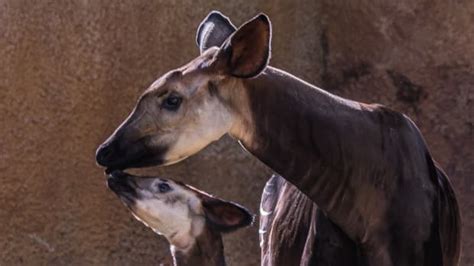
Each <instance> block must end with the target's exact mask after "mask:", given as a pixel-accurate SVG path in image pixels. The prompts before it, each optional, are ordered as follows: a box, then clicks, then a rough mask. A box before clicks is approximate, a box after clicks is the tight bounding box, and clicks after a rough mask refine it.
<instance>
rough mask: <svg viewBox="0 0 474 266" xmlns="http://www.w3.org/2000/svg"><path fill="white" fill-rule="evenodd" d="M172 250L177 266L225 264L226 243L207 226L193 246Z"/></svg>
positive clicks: (214, 265) (218, 265) (221, 265)
mask: <svg viewBox="0 0 474 266" xmlns="http://www.w3.org/2000/svg"><path fill="white" fill-rule="evenodd" d="M171 252H172V254H173V258H174V265H176V266H191V265H192V266H201V265H202V266H207V265H209V266H225V265H226V262H225V257H224V245H223V243H222V236H221V234H220V233H218V232H214V231H212V230H209V229H208V228H205V229H204V230H203V233H202V234H201V235H199V236H198V237H197V238H196V240H195V242H194V244H193V246H192V247H190V248H189V249H187V250H185V251H184V250H179V249H176V248H172V249H171Z"/></svg>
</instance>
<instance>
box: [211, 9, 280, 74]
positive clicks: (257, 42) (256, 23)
mask: <svg viewBox="0 0 474 266" xmlns="http://www.w3.org/2000/svg"><path fill="white" fill-rule="evenodd" d="M271 38H272V26H271V23H270V19H269V18H268V17H267V15H265V14H263V13H262V14H260V15H258V16H256V17H255V18H253V19H251V20H249V21H248V22H246V23H245V24H244V25H242V26H241V27H240V28H239V29H238V30H237V31H236V32H234V33H233V34H232V35H231V36H230V37H229V38H228V39H227V40H226V42H225V43H224V44H223V45H222V47H221V50H220V52H219V59H221V58H222V57H223V58H224V60H226V61H227V66H225V67H226V68H227V71H228V73H229V74H231V75H232V76H235V77H239V78H251V77H255V76H257V75H258V74H260V73H261V72H262V71H263V70H264V69H265V67H266V66H267V65H268V62H269V60H270V50H271V49H270V45H271V44H270V43H271Z"/></svg>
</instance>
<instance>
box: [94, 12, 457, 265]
mask: <svg viewBox="0 0 474 266" xmlns="http://www.w3.org/2000/svg"><path fill="white" fill-rule="evenodd" d="M219 16H221V15H219V14H218V13H213V14H210V15H209V16H208V17H207V19H206V20H205V21H204V22H203V23H202V24H201V25H200V27H199V29H198V34H197V41H198V44H199V47H200V50H201V55H200V56H198V57H197V58H195V59H193V60H192V61H191V62H190V63H188V64H186V65H185V66H183V67H180V68H178V69H175V70H172V71H170V72H169V73H167V74H165V75H164V76H162V77H161V78H159V79H158V80H157V81H155V82H154V83H153V84H152V85H151V86H150V87H149V88H148V89H147V90H146V91H145V93H144V94H143V95H142V96H141V97H140V99H139V101H138V103H137V105H136V107H135V109H134V110H133V111H132V113H131V114H130V116H129V117H128V118H127V119H126V120H125V121H124V122H123V124H122V125H121V126H120V127H119V128H118V129H117V130H116V131H115V132H114V133H113V134H112V136H110V137H109V138H108V139H107V140H106V142H105V143H104V144H102V145H101V146H100V147H99V149H98V151H97V154H96V159H97V162H98V163H99V164H100V165H102V166H104V167H107V168H108V171H112V170H115V169H126V168H131V167H145V166H151V165H167V164H172V163H176V162H178V161H180V160H183V159H185V158H186V157H188V156H190V155H192V154H195V153H197V152H198V151H200V150H201V149H202V148H204V147H206V146H207V145H208V144H209V143H211V142H213V141H215V140H217V139H219V138H220V137H221V136H223V135H224V134H226V133H228V134H230V135H231V136H232V137H234V138H235V139H237V140H239V142H240V143H241V144H242V146H243V147H244V148H245V149H246V150H247V151H249V152H250V153H251V154H253V155H254V156H256V157H257V158H258V159H260V160H261V161H262V162H264V163H265V164H267V165H268V166H269V167H271V168H272V169H273V170H274V171H275V172H277V173H279V174H280V175H281V176H283V177H285V179H286V180H288V181H289V182H291V183H292V184H294V185H295V186H296V187H297V188H298V189H300V190H301V191H302V192H303V193H304V194H306V195H307V196H308V197H309V198H310V199H311V200H312V201H314V202H315V203H316V204H317V205H318V207H319V208H320V209H321V210H322V211H324V213H325V214H326V215H327V216H328V217H329V218H330V219H331V221H333V222H334V223H335V224H336V225H337V226H338V227H340V228H341V230H342V231H343V232H344V233H345V234H346V235H347V236H348V237H349V238H350V239H351V240H352V241H354V242H355V243H356V245H357V248H358V249H360V254H359V261H360V262H361V263H362V264H367V265H456V264H457V263H458V259H459V253H460V215H459V210H458V205H457V201H456V198H455V195H454V192H453V189H452V187H451V185H450V183H449V180H448V178H447V176H446V175H445V174H444V173H443V172H442V170H441V168H440V167H439V166H437V165H436V164H435V163H434V161H433V159H432V157H431V155H430V153H429V151H428V148H427V146H426V144H425V142H424V140H423V137H422V136H421V134H420V132H419V130H418V128H417V127H416V126H415V124H414V123H413V122H412V121H411V120H410V119H409V118H408V117H406V116H405V115H403V114H401V113H398V112H395V111H392V110H390V109H388V108H386V107H384V106H381V105H377V104H364V103H360V102H355V101H351V100H347V99H343V98H341V97H338V96H335V95H332V94H330V93H328V92H326V91H323V90H321V89H319V88H317V87H315V86H313V85H311V84H308V83H306V82H304V81H302V80H300V79H298V78H296V77H294V76H293V75H291V74H288V73H286V72H284V71H282V70H279V69H276V68H273V67H270V66H268V62H269V58H270V41H271V25H270V21H269V19H268V17H267V16H266V15H264V14H260V15H258V16H256V17H255V18H253V19H251V20H250V21H248V22H246V23H245V24H244V25H242V26H241V27H240V28H238V29H237V30H236V31H234V32H233V31H232V30H231V29H232V27H227V28H226V29H227V30H219V28H220V27H215V23H216V21H219V19H218V18H217V17H219ZM220 20H221V22H222V21H224V23H230V22H228V20H225V19H224V20H222V19H220ZM225 21H226V22H225Z"/></svg>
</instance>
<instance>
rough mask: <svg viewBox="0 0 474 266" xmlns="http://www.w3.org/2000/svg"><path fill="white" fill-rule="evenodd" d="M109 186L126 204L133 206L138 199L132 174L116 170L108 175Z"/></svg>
mask: <svg viewBox="0 0 474 266" xmlns="http://www.w3.org/2000/svg"><path fill="white" fill-rule="evenodd" d="M107 187H108V188H109V189H110V190H112V191H113V192H114V193H115V194H116V195H117V196H118V197H119V198H120V199H121V200H122V201H123V202H124V203H125V204H126V205H128V206H131V205H133V204H134V203H135V201H136V199H138V193H137V191H136V184H135V182H134V181H133V180H132V179H131V175H129V174H127V173H125V172H122V171H118V170H115V171H113V172H111V173H110V174H109V175H108V178H107Z"/></svg>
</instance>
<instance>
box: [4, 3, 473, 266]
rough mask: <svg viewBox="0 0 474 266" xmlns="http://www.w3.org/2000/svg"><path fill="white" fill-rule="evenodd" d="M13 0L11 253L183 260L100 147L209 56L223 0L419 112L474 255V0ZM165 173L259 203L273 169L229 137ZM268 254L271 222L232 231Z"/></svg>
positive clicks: (291, 46) (231, 240) (468, 254)
mask: <svg viewBox="0 0 474 266" xmlns="http://www.w3.org/2000/svg"><path fill="white" fill-rule="evenodd" d="M342 3H343V2H342V1H329V0H328V1H305V0H299V1H282V0H275V1H259V0H257V1H251V2H248V1H243V0H242V1H232V2H229V3H226V4H224V3H221V2H220V1H192V2H191V1H190V2H186V3H177V2H176V3H172V2H170V1H153V2H151V1H73V2H64V1H47V0H46V1H13V0H10V1H8V0H3V1H0V36H1V37H0V58H1V61H0V113H1V115H0V125H1V127H0V134H1V136H2V137H1V138H0V172H1V173H2V175H1V176H2V178H1V180H2V183H1V191H2V192H1V193H0V206H2V207H1V208H0V223H1V224H2V226H0V235H1V236H2V238H1V240H0V264H2V265H3V264H5V265H13V264H29V265H31V264H72V265H84V264H88V265H89V264H92V265H104V264H110V265H112V264H113V265H116V264H124V265H129V264H144V265H149V264H156V263H157V262H164V263H170V258H169V251H168V247H167V244H166V242H165V241H164V240H163V239H161V238H158V237H157V236H156V235H155V234H154V233H153V232H151V231H150V230H148V229H147V228H145V227H143V226H142V225H141V224H140V223H138V222H136V221H134V219H133V218H132V217H131V216H130V214H129V213H128V211H127V210H126V209H125V208H124V207H123V206H121V204H120V202H119V201H118V200H117V199H116V198H115V196H114V195H113V194H112V193H110V192H109V191H107V189H106V188H105V184H104V183H105V178H104V176H103V174H102V170H101V169H100V168H99V167H97V166H96V165H95V161H94V152H95V149H96V147H97V145H99V144H100V143H101V142H102V141H103V140H104V139H105V138H106V137H107V136H108V135H109V134H110V133H111V132H112V131H113V130H114V129H115V127H116V126H117V125H118V124H119V123H120V122H121V121H122V120H123V119H124V118H125V117H126V115H127V114H128V113H129V111H130V110H131V108H132V107H133V105H134V103H135V101H136V99H137V97H138V95H139V94H140V93H141V91H142V90H143V89H144V88H146V87H147V86H148V85H149V84H150V83H151V82H152V81H153V80H154V79H155V78H157V77H158V76H160V75H161V74H163V73H164V72H166V71H167V70H169V69H171V68H174V67H177V66H179V65H181V64H183V63H186V62H187V61H189V60H190V59H191V58H193V57H194V56H196V55H197V53H198V50H197V48H196V47H195V43H194V32H195V30H196V27H197V25H198V23H199V22H200V21H201V19H202V18H203V17H204V16H205V15H206V14H207V13H208V12H209V11H210V10H212V9H218V10H221V11H222V12H224V13H225V14H227V15H229V16H230V17H231V18H232V19H233V21H234V23H235V24H236V25H239V24H240V23H242V22H243V21H244V20H246V19H248V18H249V17H250V16H252V15H254V14H257V13H258V12H259V11H264V12H266V13H267V14H268V15H269V16H270V18H271V19H272V22H273V25H274V31H273V33H274V36H273V59H272V65H274V66H276V67H280V68H283V69H286V70H288V71H289V72H291V73H294V74H296V75H297V76H300V77H303V78H304V79H306V80H308V81H310V82H313V83H315V84H317V85H320V86H321V87H324V88H327V89H328V90H329V91H331V92H333V93H336V94H339V95H342V96H345V97H349V98H352V99H356V100H361V101H365V102H380V103H383V104H386V105H388V106H390V107H392V108H394V109H396V110H400V111H402V112H404V113H407V114H408V115H410V116H411V117H412V118H413V119H414V120H415V122H416V123H417V124H418V125H419V127H420V128H421V131H422V132H423V133H424V134H425V137H426V140H427V142H428V144H429V146H430V147H431V151H432V153H433V156H434V157H435V159H437V160H438V161H439V162H440V163H441V165H442V166H443V167H444V169H445V170H446V171H447V173H448V175H449V176H450V177H451V180H452V182H453V183H454V185H455V188H456V191H457V192H458V195H459V200H460V204H461V210H462V214H463V224H464V228H463V229H464V231H463V236H464V255H463V261H462V265H471V264H472V263H474V254H473V250H474V241H473V240H472V238H473V237H472V236H474V216H473V215H474V212H473V211H472V210H474V197H473V196H472V195H473V192H474V181H473V179H472V172H473V170H474V165H473V164H474V163H473V162H474V156H473V150H474V149H473V147H474V145H473V137H472V134H473V132H472V127H473V115H474V113H473V110H472V101H473V90H472V86H473V85H472V84H474V74H473V65H472V64H473V62H474V48H473V46H472V40H474V28H473V27H472V25H473V24H474V21H473V17H474V16H473V14H474V5H473V2H472V1H468V0H465V1H462V0H460V1H408V0H407V1H388V0H387V1H377V3H374V2H373V1H365V0H359V1H351V3H345V4H342ZM134 172H139V173H150V174H163V175H164V176H169V177H173V178H177V179H182V180H183V181H186V182H187V183H190V184H193V185H195V186H197V187H199V188H202V189H204V190H207V191H209V192H211V193H214V194H216V195H218V196H220V197H222V198H226V199H230V200H234V201H238V202H241V203H242V204H244V205H246V206H248V207H249V208H250V209H251V210H253V211H254V212H257V211H258V201H259V198H260V193H261V189H262V187H263V184H264V182H265V181H266V178H267V177H268V176H269V173H270V171H269V170H268V169H266V168H265V167H264V166H263V165H262V164H261V163H259V162H258V161H257V160H255V159H253V158H252V157H251V156H249V155H247V154H246V153H245V152H243V151H242V150H241V148H240V147H239V146H238V145H237V144H236V143H235V142H234V141H233V140H231V139H230V138H227V137H226V138H224V139H223V140H221V141H219V142H218V143H216V144H213V145H211V146H210V147H209V148H207V149H206V150H205V151H203V152H202V153H200V154H198V155H196V156H193V157H192V158H190V159H188V160H186V161H184V162H182V163H180V164H177V165H174V166H170V167H166V168H160V169H156V168H155V169H142V170H136V171H134ZM225 240H226V243H225V244H226V252H227V254H228V260H229V263H230V264H231V265H258V263H259V256H260V251H259V247H258V235H257V229H256V226H254V227H253V228H251V229H246V230H243V231H241V232H237V233H235V234H232V235H229V236H226V238H225Z"/></svg>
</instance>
